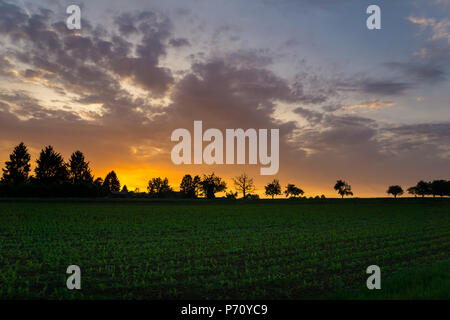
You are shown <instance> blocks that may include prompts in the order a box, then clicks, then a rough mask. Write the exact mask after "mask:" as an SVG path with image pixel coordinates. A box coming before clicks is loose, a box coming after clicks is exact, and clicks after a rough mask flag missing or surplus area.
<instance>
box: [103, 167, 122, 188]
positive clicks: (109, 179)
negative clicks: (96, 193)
mask: <svg viewBox="0 0 450 320" xmlns="http://www.w3.org/2000/svg"><path fill="white" fill-rule="evenodd" d="M102 187H103V189H104V191H106V192H108V193H109V192H119V191H120V181H119V179H118V178H117V174H116V173H115V172H114V171H111V172H110V173H108V174H107V175H106V177H105V181H103V186H102Z"/></svg>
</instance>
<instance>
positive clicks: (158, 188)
mask: <svg viewBox="0 0 450 320" xmlns="http://www.w3.org/2000/svg"><path fill="white" fill-rule="evenodd" d="M147 191H148V193H149V195H150V196H152V197H156V198H164V197H167V196H168V195H169V194H170V193H171V192H172V188H171V187H170V185H169V179H167V178H164V179H161V178H159V177H158V178H153V179H151V180H150V181H149V182H148V187H147Z"/></svg>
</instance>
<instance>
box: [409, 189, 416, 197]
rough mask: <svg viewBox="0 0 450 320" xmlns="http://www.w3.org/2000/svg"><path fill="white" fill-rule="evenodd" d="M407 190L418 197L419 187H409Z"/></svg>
mask: <svg viewBox="0 0 450 320" xmlns="http://www.w3.org/2000/svg"><path fill="white" fill-rule="evenodd" d="M407 191H408V193H409V194H411V195H414V197H417V194H418V193H417V188H416V187H409V188H408V190H407Z"/></svg>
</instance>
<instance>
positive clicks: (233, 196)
mask: <svg viewBox="0 0 450 320" xmlns="http://www.w3.org/2000/svg"><path fill="white" fill-rule="evenodd" d="M225 196H226V198H227V199H230V200H236V199H237V197H238V193H237V192H233V190H231V191H230V192H227V193H226V195H225Z"/></svg>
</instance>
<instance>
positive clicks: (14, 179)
mask: <svg viewBox="0 0 450 320" xmlns="http://www.w3.org/2000/svg"><path fill="white" fill-rule="evenodd" d="M30 159H31V157H30V154H29V153H28V149H27V147H26V146H25V144H24V143H23V142H21V143H20V144H19V145H17V146H16V147H15V148H14V150H13V152H12V153H11V154H10V155H9V161H6V162H5V166H6V169H2V170H3V177H2V179H1V182H3V183H12V184H18V183H24V182H27V181H28V175H29V173H30Z"/></svg>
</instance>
